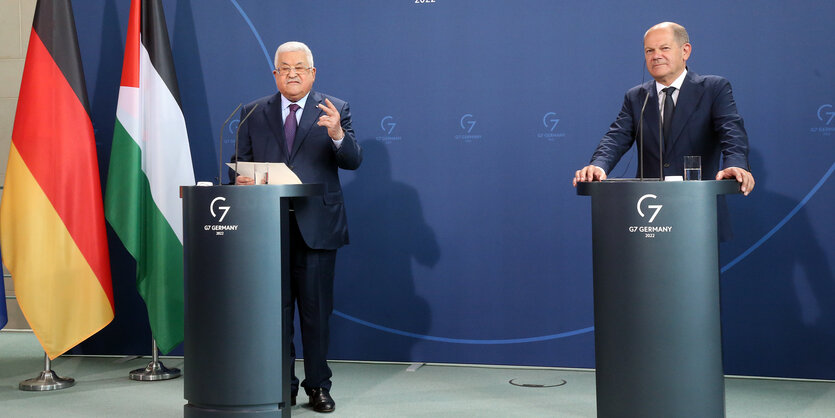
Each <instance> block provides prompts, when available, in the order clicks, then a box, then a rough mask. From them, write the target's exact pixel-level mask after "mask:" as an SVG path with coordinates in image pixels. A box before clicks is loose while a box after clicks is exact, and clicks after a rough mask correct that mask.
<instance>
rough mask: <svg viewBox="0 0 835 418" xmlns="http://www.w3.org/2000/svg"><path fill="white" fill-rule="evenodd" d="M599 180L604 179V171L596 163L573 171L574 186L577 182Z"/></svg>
mask: <svg viewBox="0 0 835 418" xmlns="http://www.w3.org/2000/svg"><path fill="white" fill-rule="evenodd" d="M601 180H606V173H605V172H603V169H602V168H600V167H598V166H596V165H587V166H585V167H583V168H581V169H579V170H577V172H576V173H574V187H577V183H583V182H587V181H601Z"/></svg>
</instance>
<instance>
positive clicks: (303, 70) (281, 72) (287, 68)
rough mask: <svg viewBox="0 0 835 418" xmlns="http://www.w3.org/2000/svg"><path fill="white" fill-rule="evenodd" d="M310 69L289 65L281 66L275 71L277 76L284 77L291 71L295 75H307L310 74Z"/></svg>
mask: <svg viewBox="0 0 835 418" xmlns="http://www.w3.org/2000/svg"><path fill="white" fill-rule="evenodd" d="M310 68H312V67H302V66H301V65H298V66H295V67H291V66H289V65H282V66H281V67H278V68H276V71H278V75H280V76H285V77H286V76H289V75H290V74H291V73H292V72H293V71H295V72H296V74H299V75H304V74H307V73H308V72H310Z"/></svg>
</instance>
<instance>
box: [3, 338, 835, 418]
mask: <svg viewBox="0 0 835 418" xmlns="http://www.w3.org/2000/svg"><path fill="white" fill-rule="evenodd" d="M163 361H164V363H165V365H166V366H168V367H178V368H182V367H183V359H182V358H166V359H164V360H163ZM147 363H148V359H147V358H146V359H132V358H117V357H110V358H108V357H61V358H58V359H56V360H55V361H54V362H53V370H54V371H55V372H56V373H57V374H58V375H61V376H70V377H73V378H75V380H76V382H77V383H76V385H75V386H74V387H72V388H69V389H64V390H58V391H52V392H23V391H20V390H18V389H17V385H18V383H19V382H20V381H22V380H25V379H28V378H31V377H35V376H37V374H38V373H39V372H40V371H41V370H42V369H43V351H42V350H41V348H40V345H39V344H38V342H37V340H36V339H35V337H34V336H33V335H32V334H31V333H24V332H0V417H155V418H156V417H158V418H162V417H179V416H182V415H183V405H184V404H185V400H184V399H183V378H179V379H174V380H169V381H161V382H135V381H131V380H129V379H128V377H127V376H128V372H129V371H130V370H133V369H136V368H140V367H144V366H145V365H146V364H147ZM331 367H332V369H333V372H334V378H333V390H332V392H331V393H332V395H333V396H334V399H335V400H336V412H334V413H332V414H329V416H332V417H479V418H482V417H593V416H595V398H594V372H592V371H577V370H564V369H520V368H506V367H495V368H494V367H460V366H441V365H425V366H423V367H420V368H418V369H417V370H416V371H407V368H408V367H409V365H408V364H378V363H373V364H369V363H347V362H334V363H332V364H331ZM301 369H302V368H301V367H297V370H301ZM184 373H188V371H187V370H184ZM512 379H513V380H514V382H515V383H527V384H532V385H542V386H549V385H556V384H559V383H561V381H563V380H565V382H566V383H565V384H564V385H562V386H555V387H519V386H514V385H512V384H510V383H509V381H510V380H512ZM725 385H726V409H727V416H728V417H835V383H833V382H820V381H815V382H806V381H787V380H765V379H741V378H728V379H726V382H725ZM302 403H303V402H302V399H301V398H300V405H298V406H296V407H294V408H293V415H294V416H318V415H320V414H317V413H315V412H313V411H312V410H309V409H307V408H306V407H305V406H304V405H301V404H302Z"/></svg>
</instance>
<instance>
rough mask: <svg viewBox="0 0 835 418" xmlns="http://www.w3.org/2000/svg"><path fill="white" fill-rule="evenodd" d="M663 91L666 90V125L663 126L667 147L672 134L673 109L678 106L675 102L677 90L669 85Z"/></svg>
mask: <svg viewBox="0 0 835 418" xmlns="http://www.w3.org/2000/svg"><path fill="white" fill-rule="evenodd" d="M661 91H663V92H664V126H663V133H664V145H665V147H666V146H667V145H669V144H670V140H671V138H670V135H671V130H672V129H671V128H672V126H673V110H675V108H676V104H675V102H673V92H674V91H676V88H675V87H667V88H664V89H662V90H661Z"/></svg>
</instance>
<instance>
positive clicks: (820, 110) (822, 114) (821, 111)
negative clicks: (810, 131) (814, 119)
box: [818, 104, 835, 125]
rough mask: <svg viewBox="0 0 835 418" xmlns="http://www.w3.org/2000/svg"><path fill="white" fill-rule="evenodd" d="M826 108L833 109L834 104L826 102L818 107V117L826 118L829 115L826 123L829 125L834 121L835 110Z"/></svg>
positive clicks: (820, 118)
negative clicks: (826, 110)
mask: <svg viewBox="0 0 835 418" xmlns="http://www.w3.org/2000/svg"><path fill="white" fill-rule="evenodd" d="M824 109H832V105H831V104H825V105H822V106H821V107H819V108H818V119H819V120H824V117H827V118H826V122H825V123H826V124H827V125H829V124H830V123H832V119H833V118H835V112H833V111H831V110H830V111H829V112H824Z"/></svg>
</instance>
